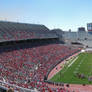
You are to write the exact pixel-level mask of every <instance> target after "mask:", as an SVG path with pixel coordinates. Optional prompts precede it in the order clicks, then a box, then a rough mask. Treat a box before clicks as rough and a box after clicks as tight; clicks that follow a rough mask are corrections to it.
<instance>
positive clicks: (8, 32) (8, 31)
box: [0, 21, 57, 42]
mask: <svg viewBox="0 0 92 92" xmlns="http://www.w3.org/2000/svg"><path fill="white" fill-rule="evenodd" d="M56 37H57V35H56V34H55V33H53V32H51V31H50V30H49V29H48V28H47V27H45V26H44V25H38V24H25V23H15V22H4V21H0V42H4V41H16V40H27V39H46V38H56Z"/></svg>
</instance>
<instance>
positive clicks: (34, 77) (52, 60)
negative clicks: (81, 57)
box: [0, 44, 79, 92]
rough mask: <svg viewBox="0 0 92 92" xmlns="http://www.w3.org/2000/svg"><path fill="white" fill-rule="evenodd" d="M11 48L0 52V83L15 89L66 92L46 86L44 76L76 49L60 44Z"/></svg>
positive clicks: (62, 89)
mask: <svg viewBox="0 0 92 92" xmlns="http://www.w3.org/2000/svg"><path fill="white" fill-rule="evenodd" d="M12 48H13V47H12ZM12 48H9V51H8V50H7V51H4V52H1V53H0V85H3V86H5V87H7V88H9V87H11V85H12V87H14V89H15V90H17V91H19V90H20V89H21V88H24V89H30V90H31V89H34V88H36V89H37V90H38V91H39V92H66V90H65V89H64V88H50V87H48V85H47V84H48V83H46V82H44V77H45V76H46V75H47V73H48V72H49V71H50V69H52V67H53V66H54V65H56V64H57V63H58V62H61V61H62V59H63V58H66V57H69V56H71V55H72V54H74V53H76V52H78V51H79V50H78V49H74V48H71V47H68V46H64V45H60V44H49V45H44V46H37V47H32V48H31V47H30V48H20V47H18V49H16V50H10V49H12ZM67 92H68V91H67Z"/></svg>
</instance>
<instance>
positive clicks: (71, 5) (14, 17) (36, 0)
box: [0, 0, 92, 31]
mask: <svg viewBox="0 0 92 92" xmlns="http://www.w3.org/2000/svg"><path fill="white" fill-rule="evenodd" d="M0 20H7V21H19V22H26V23H35V24H44V25H46V26H47V27H48V28H50V29H53V28H61V29H63V30H69V29H72V31H76V30H77V28H78V27H81V26H84V27H86V24H87V23H88V22H92V0H0Z"/></svg>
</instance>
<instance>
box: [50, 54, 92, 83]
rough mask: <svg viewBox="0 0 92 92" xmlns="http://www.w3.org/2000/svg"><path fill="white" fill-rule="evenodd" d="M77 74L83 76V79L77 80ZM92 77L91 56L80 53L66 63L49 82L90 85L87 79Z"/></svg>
mask: <svg viewBox="0 0 92 92" xmlns="http://www.w3.org/2000/svg"><path fill="white" fill-rule="evenodd" d="M77 74H83V75H84V76H85V78H79V76H78V75H77ZM89 76H92V54H91V53H81V54H79V55H78V56H77V57H75V58H73V59H71V60H69V61H68V63H67V64H65V66H64V68H63V69H62V70H61V71H60V72H58V73H57V74H56V75H55V76H53V78H52V79H50V81H53V82H63V83H71V84H92V82H89V81H88V77H89Z"/></svg>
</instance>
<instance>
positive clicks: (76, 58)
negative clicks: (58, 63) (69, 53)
mask: <svg viewBox="0 0 92 92" xmlns="http://www.w3.org/2000/svg"><path fill="white" fill-rule="evenodd" d="M77 59H78V57H76V58H75V59H74V60H73V61H72V62H71V63H70V64H69V65H68V68H69V67H70V66H71V65H72V64H73V63H74V62H75V61H76V60H77Z"/></svg>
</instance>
